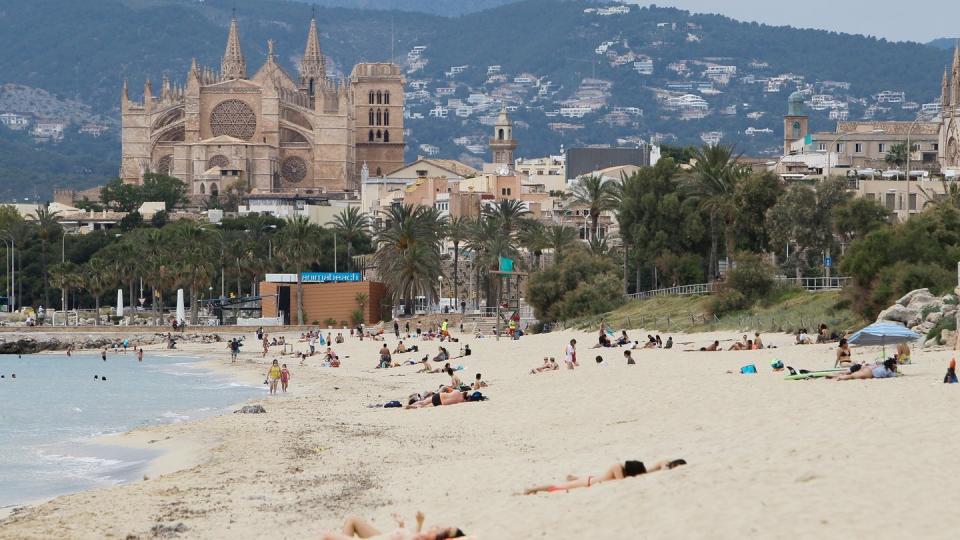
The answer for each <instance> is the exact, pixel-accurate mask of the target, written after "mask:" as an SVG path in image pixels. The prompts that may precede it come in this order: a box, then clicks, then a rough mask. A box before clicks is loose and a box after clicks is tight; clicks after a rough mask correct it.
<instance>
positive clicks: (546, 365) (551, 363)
mask: <svg viewBox="0 0 960 540" xmlns="http://www.w3.org/2000/svg"><path fill="white" fill-rule="evenodd" d="M557 369H560V366H558V365H557V361H556V360H555V359H553V358H547V357H544V358H543V365H542V366H540V367H538V368H533V369H531V370H530V374H531V375H536V374H537V373H543V372H545V371H554V370H557Z"/></svg>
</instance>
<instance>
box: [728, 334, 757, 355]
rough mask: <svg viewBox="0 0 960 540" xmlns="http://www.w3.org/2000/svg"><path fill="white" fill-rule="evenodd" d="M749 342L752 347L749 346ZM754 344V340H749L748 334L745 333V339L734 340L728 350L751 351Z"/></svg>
mask: <svg viewBox="0 0 960 540" xmlns="http://www.w3.org/2000/svg"><path fill="white" fill-rule="evenodd" d="M748 343H749V344H750V347H748V346H747V344H748ZM752 346H753V342H751V341H749V340H747V335H746V334H744V335H743V341H735V342H733V345H731V346H730V348H729V349H727V350H728V351H749V350H750V349H751V348H752Z"/></svg>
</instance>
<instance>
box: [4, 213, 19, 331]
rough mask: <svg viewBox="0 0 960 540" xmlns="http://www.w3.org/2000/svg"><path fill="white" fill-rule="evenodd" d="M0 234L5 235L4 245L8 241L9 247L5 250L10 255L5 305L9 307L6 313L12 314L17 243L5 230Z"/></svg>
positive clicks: (14, 303) (14, 299)
mask: <svg viewBox="0 0 960 540" xmlns="http://www.w3.org/2000/svg"><path fill="white" fill-rule="evenodd" d="M0 232H2V233H3V234H4V235H6V236H4V237H2V238H3V241H4V243H5V244H6V242H7V240H9V241H10V245H9V248H8V250H7V251H8V253H9V255H10V279H9V280H8V283H7V284H8V285H9V287H10V294H9V296H8V297H7V305H8V306H9V309H8V311H10V312H13V311H15V310H16V308H17V287H16V284H17V266H16V262H17V243H16V240H14V238H13V234H11V233H10V232H9V231H6V230H5V231H0Z"/></svg>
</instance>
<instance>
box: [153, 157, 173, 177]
mask: <svg viewBox="0 0 960 540" xmlns="http://www.w3.org/2000/svg"><path fill="white" fill-rule="evenodd" d="M172 163H173V156H172V155H170V154H167V155H165V156H163V157H162V158H160V160H159V161H157V172H158V173H160V174H164V175H169V174H170V165H171V164H172Z"/></svg>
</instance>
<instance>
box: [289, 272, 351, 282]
mask: <svg viewBox="0 0 960 540" xmlns="http://www.w3.org/2000/svg"><path fill="white" fill-rule="evenodd" d="M300 277H301V279H302V280H303V282H304V283H344V282H348V281H360V272H303V273H302V274H300Z"/></svg>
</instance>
